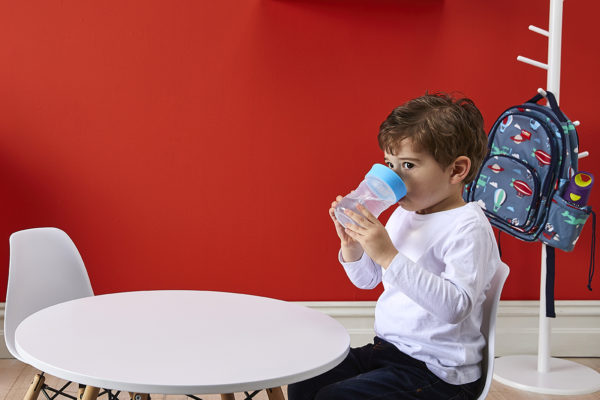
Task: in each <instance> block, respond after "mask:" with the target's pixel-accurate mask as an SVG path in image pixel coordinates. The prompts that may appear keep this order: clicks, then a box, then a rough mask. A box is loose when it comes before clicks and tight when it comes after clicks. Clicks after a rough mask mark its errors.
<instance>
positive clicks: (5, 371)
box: [0, 358, 600, 400]
mask: <svg viewBox="0 0 600 400" xmlns="http://www.w3.org/2000/svg"><path fill="white" fill-rule="evenodd" d="M571 360H574V361H577V362H579V363H580V364H584V365H587V366H589V367H590V368H593V369H595V370H596V371H599V372H600V358H577V359H571ZM36 373H37V371H36V370H35V369H34V368H32V367H30V366H29V365H25V364H23V363H21V362H19V361H17V360H14V359H0V400H22V399H23V396H24V395H25V392H26V391H27V388H28V387H29V384H30V383H31V379H32V378H33V376H34V375H35V374H36ZM61 382H62V384H64V383H65V382H64V381H62V380H59V379H57V378H54V377H52V376H49V375H46V383H47V384H49V385H50V386H52V387H60V386H62V385H61ZM69 389H70V390H67V392H68V393H70V394H76V392H77V388H76V387H75V385H72V389H71V388H69ZM283 389H284V393H285V387H284V388H283ZM199 397H200V398H202V400H220V399H221V397H220V396H219V395H208V396H205V395H202V396H199ZM235 397H236V399H238V400H241V399H243V398H244V395H243V393H242V394H240V393H237V394H236V395H235ZM119 398H120V399H121V400H129V395H127V394H124V393H121V395H120V396H119ZM487 398H488V399H489V400H526V399H527V400H550V399H560V400H566V399H569V400H592V399H594V400H600V392H596V393H593V394H588V395H582V396H549V395H543V394H533V393H529V392H522V391H519V390H516V389H513V388H510V387H508V386H504V385H502V384H500V383H498V382H495V381H494V382H493V383H492V388H491V390H490V393H489V395H488V397H487ZM103 399H106V396H102V397H100V400H103ZM254 399H256V400H267V399H268V398H267V395H266V393H265V392H264V391H263V392H260V393H259V394H257V395H256V396H255V397H254ZM39 400H46V399H45V397H44V395H43V394H41V395H40V397H39ZM57 400H58V399H57ZM152 400H188V398H187V397H185V396H170V395H169V396H165V395H154V394H153V395H152Z"/></svg>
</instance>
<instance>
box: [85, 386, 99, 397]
mask: <svg viewBox="0 0 600 400" xmlns="http://www.w3.org/2000/svg"><path fill="white" fill-rule="evenodd" d="M98 393H100V388H97V387H93V386H86V387H85V390H84V391H83V397H82V400H96V399H97V398H98Z"/></svg>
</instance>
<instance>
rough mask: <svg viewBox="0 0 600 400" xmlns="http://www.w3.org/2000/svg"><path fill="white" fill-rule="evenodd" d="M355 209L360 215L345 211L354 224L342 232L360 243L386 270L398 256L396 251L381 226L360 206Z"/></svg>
mask: <svg viewBox="0 0 600 400" xmlns="http://www.w3.org/2000/svg"><path fill="white" fill-rule="evenodd" d="M356 208H357V209H358V211H360V213H361V214H362V215H360V214H357V213H355V212H353V211H351V210H346V215H348V216H349V217H350V218H352V220H354V222H356V224H349V225H348V226H347V227H346V229H345V230H344V231H345V233H346V235H348V236H350V237H351V238H352V239H354V240H355V241H357V242H358V243H360V245H361V246H362V248H363V249H364V251H365V252H366V253H367V254H368V255H369V257H371V259H372V260H373V261H375V262H376V263H377V264H379V265H381V266H382V267H383V268H385V269H387V268H388V267H389V266H390V264H391V262H392V260H393V259H394V257H396V254H398V250H397V249H396V247H395V246H394V244H393V243H392V239H390V235H388V232H387V231H386V230H385V227H384V226H383V224H382V223H381V222H379V220H378V219H377V218H376V217H375V216H374V215H373V214H371V212H370V211H369V210H367V208H366V207H365V206H363V205H362V204H359V205H357V207H356Z"/></svg>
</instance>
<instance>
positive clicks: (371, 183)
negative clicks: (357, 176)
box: [334, 176, 398, 226]
mask: <svg viewBox="0 0 600 400" xmlns="http://www.w3.org/2000/svg"><path fill="white" fill-rule="evenodd" d="M397 201H398V200H397V199H396V195H395V194H394V191H393V190H392V188H390V187H389V186H388V184H387V183H385V182H384V181H382V180H381V179H378V178H376V177H373V176H367V177H365V179H364V180H363V181H362V182H361V183H360V185H358V187H357V188H356V190H354V191H353V192H351V193H349V194H348V195H346V196H345V197H344V198H343V199H342V200H341V201H340V202H339V204H338V205H337V206H336V208H335V210H334V213H335V217H336V219H337V220H338V221H339V223H340V224H342V225H343V226H347V224H356V222H355V221H354V220H352V218H350V217H349V216H347V215H346V214H345V213H344V210H346V209H349V210H352V211H354V212H356V213H358V214H360V211H358V210H357V209H356V205H357V204H362V205H363V206H365V207H366V208H367V210H369V211H370V212H371V214H373V215H374V216H375V217H379V215H380V214H381V213H382V212H383V211H384V210H386V209H387V208H389V207H390V206H392V205H393V204H395V203H396V202H397Z"/></svg>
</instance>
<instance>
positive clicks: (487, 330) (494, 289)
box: [478, 263, 510, 400]
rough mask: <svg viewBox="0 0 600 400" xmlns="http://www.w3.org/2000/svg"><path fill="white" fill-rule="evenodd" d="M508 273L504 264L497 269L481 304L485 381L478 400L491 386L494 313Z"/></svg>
mask: <svg viewBox="0 0 600 400" xmlns="http://www.w3.org/2000/svg"><path fill="white" fill-rule="evenodd" d="M509 272H510V269H509V268H508V266H507V265H506V264H504V263H502V264H501V265H500V267H498V270H497V271H496V274H495V275H494V277H493V278H492V282H491V284H490V287H489V289H488V291H487V292H486V299H485V301H484V302H483V320H482V321H481V333H482V334H483V336H484V337H485V342H486V346H485V347H484V348H483V359H482V360H481V375H482V376H483V377H485V381H484V383H483V386H482V388H481V391H480V393H479V397H478V399H479V400H483V399H485V398H486V396H487V394H488V392H489V391H490V386H491V384H492V375H493V374H494V343H495V340H496V313H497V312H498V303H500V294H501V293H502V288H503V287H504V282H506V278H507V277H508V273H509Z"/></svg>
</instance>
